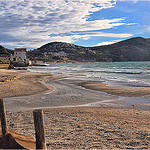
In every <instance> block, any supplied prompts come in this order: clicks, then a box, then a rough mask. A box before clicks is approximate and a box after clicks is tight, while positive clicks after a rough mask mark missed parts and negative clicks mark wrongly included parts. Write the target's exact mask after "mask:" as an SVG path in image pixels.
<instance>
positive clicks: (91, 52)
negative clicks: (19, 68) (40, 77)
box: [28, 37, 150, 62]
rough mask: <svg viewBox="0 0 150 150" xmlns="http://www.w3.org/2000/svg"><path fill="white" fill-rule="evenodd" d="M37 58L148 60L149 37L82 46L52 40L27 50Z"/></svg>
mask: <svg viewBox="0 0 150 150" xmlns="http://www.w3.org/2000/svg"><path fill="white" fill-rule="evenodd" d="M28 56H29V57H30V58H32V59H33V58H36V59H39V60H43V59H45V60H46V59H50V60H52V59H53V60H67V59H68V60H71V61H78V62H98V61H106V62H107V61H112V62H113V61H116V62H117V61H119V62H120V61H150V38H147V39H146V38H142V37H135V38H131V39H127V40H124V41H121V42H118V43H115V44H111V45H105V46H95V47H83V46H77V45H74V44H68V43H63V42H52V43H48V44H46V45H43V46H41V47H40V48H38V49H35V50H33V51H29V52H28Z"/></svg>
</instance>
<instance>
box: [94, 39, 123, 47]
mask: <svg viewBox="0 0 150 150" xmlns="http://www.w3.org/2000/svg"><path fill="white" fill-rule="evenodd" d="M122 40H123V39H121V40H113V41H106V42H101V43H98V44H96V45H94V46H102V45H110V44H114V43H117V42H119V41H122Z"/></svg>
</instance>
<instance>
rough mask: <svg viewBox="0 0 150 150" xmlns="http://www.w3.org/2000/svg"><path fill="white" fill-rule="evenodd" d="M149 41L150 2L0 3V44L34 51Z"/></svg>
mask: <svg viewBox="0 0 150 150" xmlns="http://www.w3.org/2000/svg"><path fill="white" fill-rule="evenodd" d="M138 36H141V37H144V38H150V0H0V45H2V46H4V47H5V48H11V49H14V48H17V47H25V48H27V49H28V50H32V49H36V48H39V47H41V46H42V45H44V44H47V43H50V42H67V43H72V44H76V45H80V46H87V47H89V46H98V45H107V44H112V43H115V42H118V41H122V40H125V39H128V38H132V37H138Z"/></svg>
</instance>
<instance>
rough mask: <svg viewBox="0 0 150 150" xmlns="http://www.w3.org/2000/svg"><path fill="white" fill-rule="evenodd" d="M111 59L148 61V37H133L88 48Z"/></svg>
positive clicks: (149, 44)
mask: <svg viewBox="0 0 150 150" xmlns="http://www.w3.org/2000/svg"><path fill="white" fill-rule="evenodd" d="M90 49H91V50H93V51H96V52H98V53H99V54H100V53H101V54H102V55H103V58H104V59H106V60H108V59H109V60H111V61H150V38H147V39H146V38H142V37H135V38H131V39H127V40H124V41H121V42H118V43H115V44H111V45H105V46H96V47H91V48H90Z"/></svg>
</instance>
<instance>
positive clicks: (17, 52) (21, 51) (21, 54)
mask: <svg viewBox="0 0 150 150" xmlns="http://www.w3.org/2000/svg"><path fill="white" fill-rule="evenodd" d="M26 53H27V51H26V48H15V49H14V56H15V57H16V58H20V59H22V61H26V60H27V56H26Z"/></svg>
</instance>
